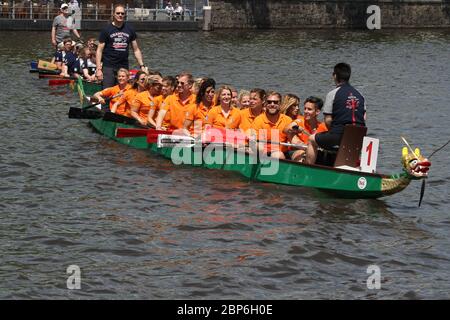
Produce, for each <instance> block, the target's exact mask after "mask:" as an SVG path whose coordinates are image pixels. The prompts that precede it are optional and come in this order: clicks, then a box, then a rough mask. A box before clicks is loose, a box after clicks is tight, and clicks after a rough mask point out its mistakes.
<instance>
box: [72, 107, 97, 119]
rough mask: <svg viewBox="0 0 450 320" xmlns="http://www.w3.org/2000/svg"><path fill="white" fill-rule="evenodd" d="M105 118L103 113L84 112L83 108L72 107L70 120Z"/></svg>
mask: <svg viewBox="0 0 450 320" xmlns="http://www.w3.org/2000/svg"><path fill="white" fill-rule="evenodd" d="M102 117H103V113H102V112H99V111H93V110H84V109H81V108H75V107H70V109H69V118H70V119H100V118H102Z"/></svg>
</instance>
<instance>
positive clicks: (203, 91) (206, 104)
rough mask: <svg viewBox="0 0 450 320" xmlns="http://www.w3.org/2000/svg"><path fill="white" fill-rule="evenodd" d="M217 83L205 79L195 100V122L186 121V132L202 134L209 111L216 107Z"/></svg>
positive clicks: (184, 126) (184, 125)
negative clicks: (191, 131) (192, 131)
mask: <svg viewBox="0 0 450 320" xmlns="http://www.w3.org/2000/svg"><path fill="white" fill-rule="evenodd" d="M215 93H216V81H215V80H214V79H211V78H204V79H203V82H202V84H201V85H200V88H199V90H198V94H197V96H196V98H195V105H196V110H195V115H194V120H190V119H186V120H185V121H184V124H183V128H184V129H186V130H194V132H195V133H200V132H201V131H202V129H203V128H204V127H205V124H206V120H207V115H208V112H209V110H211V108H212V107H213V106H214V105H215V103H214V102H215V101H214V98H215Z"/></svg>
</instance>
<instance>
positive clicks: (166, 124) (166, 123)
mask: <svg viewBox="0 0 450 320" xmlns="http://www.w3.org/2000/svg"><path fill="white" fill-rule="evenodd" d="M164 99H165V98H164V97H163V96H162V95H159V96H157V97H155V99H154V101H155V104H153V105H150V110H155V113H154V115H153V120H156V118H157V117H158V113H159V110H161V106H162V104H163V102H164ZM161 126H162V127H165V128H168V127H170V111H169V110H167V112H166V115H165V116H164V120H163V122H162V124H161Z"/></svg>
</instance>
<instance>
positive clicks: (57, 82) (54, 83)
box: [48, 79, 73, 86]
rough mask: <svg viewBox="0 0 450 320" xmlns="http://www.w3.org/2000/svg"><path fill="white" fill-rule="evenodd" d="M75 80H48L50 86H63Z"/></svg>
mask: <svg viewBox="0 0 450 320" xmlns="http://www.w3.org/2000/svg"><path fill="white" fill-rule="evenodd" d="M72 81H73V80H70V79H50V80H48V85H49V86H62V85H66V84H69V83H71V82H72Z"/></svg>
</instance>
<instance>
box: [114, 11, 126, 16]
mask: <svg viewBox="0 0 450 320" xmlns="http://www.w3.org/2000/svg"><path fill="white" fill-rule="evenodd" d="M115 14H116V15H118V16H124V15H125V12H116V13H115Z"/></svg>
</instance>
